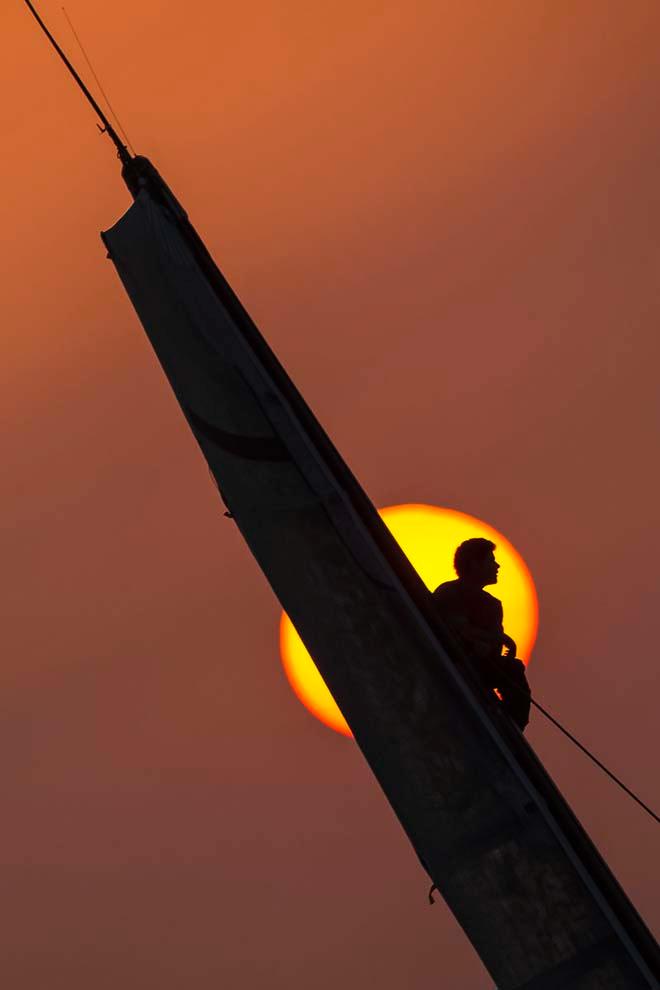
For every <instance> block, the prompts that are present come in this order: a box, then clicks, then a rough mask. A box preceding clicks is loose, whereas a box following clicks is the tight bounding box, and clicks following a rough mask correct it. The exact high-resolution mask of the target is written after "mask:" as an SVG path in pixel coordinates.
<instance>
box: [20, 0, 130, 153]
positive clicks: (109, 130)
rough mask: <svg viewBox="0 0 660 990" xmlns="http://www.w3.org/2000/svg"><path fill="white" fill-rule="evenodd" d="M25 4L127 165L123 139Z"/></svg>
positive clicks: (48, 33) (38, 17) (30, 4)
mask: <svg viewBox="0 0 660 990" xmlns="http://www.w3.org/2000/svg"><path fill="white" fill-rule="evenodd" d="M25 5H26V7H27V8H28V10H29V11H30V13H31V14H32V16H33V17H34V19H35V20H36V22H37V24H38V25H39V27H40V28H41V30H42V31H43V33H44V34H45V35H46V37H47V38H48V41H49V42H50V44H51V45H52V46H53V48H54V49H55V51H56V52H57V54H58V55H59V57H60V58H61V59H62V61H63V62H64V64H65V66H66V67H67V69H68V71H69V72H70V74H71V75H72V76H73V78H74V80H75V82H76V84H77V85H78V87H79V89H81V90H82V93H83V95H84V96H85V98H86V99H87V101H88V102H89V103H90V104H91V106H92V109H93V110H94V113H95V114H96V115H97V117H98V118H99V120H100V121H101V122H102V124H103V127H101V128H99V129H100V130H101V133H106V134H107V135H108V137H109V138H110V140H111V141H112V143H113V144H114V146H115V147H116V149H117V155H118V157H119V158H120V159H121V162H122V164H123V165H128V164H129V163H130V161H131V159H132V156H131V154H130V152H129V150H128V148H127V147H126V145H125V144H124V143H123V141H122V140H121V138H120V137H119V135H118V134H117V132H116V131H115V129H114V127H113V126H112V124H111V123H110V121H109V120H108V118H107V116H106V115H105V113H104V112H103V110H102V109H101V107H100V106H99V105H98V103H97V102H96V100H95V99H94V97H93V96H92V94H91V93H90V91H89V89H88V88H87V86H86V85H85V83H84V82H83V81H82V79H81V78H80V76H79V75H78V73H77V72H76V70H75V69H74V67H73V65H72V64H71V62H70V61H69V59H68V58H67V57H66V55H65V54H64V52H63V51H62V49H61V48H60V46H59V45H58V43H57V41H56V40H55V38H54V37H53V35H52V34H51V33H50V31H49V30H48V28H47V27H46V25H45V24H44V22H43V20H42V19H41V17H40V16H39V14H38V13H37V10H36V9H35V7H34V4H32V3H31V0H25Z"/></svg>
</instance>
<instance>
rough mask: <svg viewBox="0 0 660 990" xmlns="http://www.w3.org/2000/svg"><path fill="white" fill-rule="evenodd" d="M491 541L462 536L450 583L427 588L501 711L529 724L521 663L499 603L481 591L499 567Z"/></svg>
mask: <svg viewBox="0 0 660 990" xmlns="http://www.w3.org/2000/svg"><path fill="white" fill-rule="evenodd" d="M494 550H495V544H494V543H491V541H490V540H484V539H481V538H476V539H473V540H466V541H465V542H464V543H461V545H460V546H459V547H458V549H457V550H456V553H455V554H454V569H455V570H456V573H457V575H458V577H457V579H456V580H455V581H446V582H445V583H444V584H441V585H440V587H439V588H436V589H435V591H434V592H433V601H434V603H435V605H436V607H437V610H438V612H439V614H440V616H441V617H442V619H443V621H444V622H445V623H446V625H447V626H448V627H449V629H450V630H451V631H452V632H453V633H454V634H455V635H456V637H457V638H458V640H459V641H460V642H461V644H462V646H463V647H464V649H465V652H466V654H467V656H468V658H469V659H470V660H471V661H472V662H473V664H474V669H475V670H476V672H477V674H478V675H479V677H480V679H481V681H482V682H483V684H484V686H485V687H486V688H490V689H494V688H497V690H498V692H499V694H500V697H501V700H502V704H503V705H504V710H505V711H506V712H507V713H508V714H509V715H510V716H511V718H512V719H513V720H514V722H515V723H516V724H517V725H518V727H519V728H520V729H524V728H525V726H526V725H527V723H528V722H529V708H530V699H531V694H530V690H529V684H528V683H527V678H526V676H525V665H524V663H523V662H522V660H518V659H517V658H516V644H515V643H514V641H513V640H512V639H511V637H510V636H507V634H506V633H505V632H504V629H503V626H502V617H503V611H502V602H501V601H500V600H499V598H495V597H494V596H493V595H489V594H488V592H487V591H484V590H483V589H484V585H487V584H495V583H496V582H497V572H498V571H499V569H500V565H499V564H498V563H497V561H496V560H495V555H494Z"/></svg>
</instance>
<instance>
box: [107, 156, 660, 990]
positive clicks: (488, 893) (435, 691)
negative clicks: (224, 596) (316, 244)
mask: <svg viewBox="0 0 660 990" xmlns="http://www.w3.org/2000/svg"><path fill="white" fill-rule="evenodd" d="M126 178H127V182H128V184H129V188H130V189H131V191H132V192H133V193H134V196H135V202H134V204H133V205H132V206H131V207H130V209H129V210H128V212H127V213H126V214H125V216H124V217H122V218H121V219H120V220H119V222H118V223H117V224H116V225H115V226H114V227H113V228H112V229H111V230H109V231H107V232H106V233H104V234H103V235H102V236H103V240H104V243H105V244H106V246H107V249H108V253H109V257H110V258H111V259H112V262H113V264H114V265H115V267H116V269H117V272H118V273H119V276H120V278H121V280H122V282H123V284H124V286H125V288H126V291H127V292H128V295H129V297H130V299H131V301H132V303H133V305H134V307H135V309H136V311H137V313H138V315H139V317H140V320H141V322H142V324H143V326H144V328H145V330H146V332H147V334H148V336H149V339H150V340H151V343H152V345H153V347H154V350H155V351H156V354H157V355H158V358H159V360H160V363H161V365H162V367H163V370H164V372H165V374H166V376H167V378H168V379H169V382H170V384H171V386H172V389H173V390H174V393H175V395H176V397H177V399H178V401H179V404H180V406H181V409H182V410H183V413H184V415H185V417H186V419H187V421H188V423H189V425H190V428H191V430H192V432H193V434H194V435H195V438H196V440H197V442H198V444H199V446H200V448H201V450H202V453H203V455H204V457H205V458H206V460H207V462H208V465H209V467H210V469H211V471H212V473H213V475H214V476H215V478H216V480H217V483H218V486H219V489H220V492H221V495H222V498H223V499H224V501H225V503H226V505H227V506H228V508H229V509H230V511H231V514H232V515H233V517H234V519H235V521H236V524H237V525H238V527H239V529H240V531H241V533H242V534H243V536H244V538H245V540H246V542H247V544H248V546H249V548H250V550H251V551H252V553H253V554H254V556H255V558H256V559H257V561H258V563H259V565H260V566H261V568H262V570H263V572H264V574H265V575H266V577H267V579H268V581H269V582H270V584H271V586H272V588H273V590H274V592H275V594H276V595H277V597H278V599H279V600H280V602H281V604H282V606H283V608H284V609H285V610H286V612H287V613H288V614H289V616H290V617H291V619H292V621H293V623H294V625H295V627H296V629H297V630H298V632H299V633H300V635H301V637H302V639H303V641H304V642H305V644H306V646H307V648H308V650H309V651H310V653H311V655H312V656H313V657H314V660H315V662H316V664H317V666H318V668H319V670H320V672H321V674H322V676H323V678H324V680H325V682H326V683H327V685H328V687H329V688H330V690H331V692H332V694H333V696H334V697H335V699H336V701H337V703H338V705H339V707H340V708H341V711H342V712H343V714H344V716H345V718H346V720H347V722H348V724H349V725H350V727H351V729H352V731H353V733H354V735H355V739H356V742H357V743H358V745H359V747H360V749H361V750H362V753H363V754H364V756H365V758H366V759H367V761H368V763H369V765H370V766H371V768H372V770H373V772H374V774H375V775H376V777H377V779H378V781H379V783H380V785H381V787H382V789H383V791H384V793H385V795H386V796H387V798H388V800H389V801H390V803H391V805H392V807H393V809H394V811H395V813H396V815H397V817H398V819H399V821H400V822H401V824H402V826H403V828H404V829H405V831H406V833H407V835H408V837H409V839H410V841H411V842H412V844H413V846H414V848H415V850H416V852H417V855H418V856H419V858H420V860H421V862H422V864H423V865H424V867H425V869H426V870H427V871H428V873H429V875H430V876H431V878H432V879H433V882H434V883H435V884H436V885H437V887H438V889H439V890H440V892H441V893H442V895H443V897H444V898H445V900H446V902H447V903H448V905H449V907H450V908H451V910H452V911H453V913H454V915H455V917H456V918H457V920H458V922H459V923H460V924H461V926H462V927H463V929H464V930H465V932H466V934H467V936H468V938H469V939H470V940H471V941H472V943H473V945H474V947H475V948H476V950H477V952H478V953H479V955H480V957H481V959H482V961H483V963H484V964H485V966H486V967H487V969H488V970H489V972H490V974H491V975H492V977H493V979H494V980H495V982H496V983H497V986H498V988H500V990H514V988H517V990H522V988H523V987H524V988H527V990H541V988H548V990H550V988H554V987H557V988H560V987H561V988H562V990H566V988H569V987H575V988H578V987H579V988H580V990H587V988H588V990H592V988H593V990H595V988H601V987H603V988H604V987H607V988H609V990H614V988H624V987H626V988H630V987H645V988H646V987H649V986H657V985H658V984H657V973H658V960H657V955H655V952H656V950H655V948H654V942H653V939H652V937H651V936H650V935H649V933H648V931H647V930H646V928H645V927H644V924H643V922H642V921H641V919H640V918H639V917H638V915H637V914H636V912H635V911H634V909H633V908H632V906H631V905H630V903H629V902H628V900H627V899H626V897H625V895H624V894H623V892H622V891H621V890H620V888H619V887H618V885H617V884H616V881H615V880H614V878H613V877H612V875H611V874H610V873H609V871H608V869H607V867H606V865H605V864H604V863H603V861H602V860H601V859H600V857H599V856H598V853H597V852H596V851H595V849H594V847H593V846H592V845H591V843H590V842H589V840H588V838H587V837H586V836H585V834H584V832H583V831H582V830H581V828H580V826H579V825H578V823H577V822H576V820H575V818H574V817H573V816H572V814H571V812H570V810H569V809H568V807H567V805H566V804H565V802H563V799H562V798H561V796H560V795H559V793H558V792H557V790H556V789H555V788H554V786H553V784H552V782H551V781H550V779H549V778H548V776H547V774H545V771H544V770H543V768H542V766H541V765H540V764H539V762H538V761H537V760H536V758H535V757H534V755H533V753H532V751H531V750H530V748H529V747H528V746H527V744H526V743H525V742H524V740H522V738H521V737H520V736H519V734H518V733H517V731H516V730H515V729H513V728H512V727H511V726H509V725H508V723H507V722H506V719H505V717H504V716H503V715H502V714H501V713H500V712H499V711H497V710H496V708H495V707H493V708H492V710H491V709H489V708H488V705H487V704H484V703H483V701H482V700H481V699H480V698H479V697H478V696H477V694H476V693H475V691H474V689H473V686H471V685H470V683H468V681H469V673H468V672H466V671H461V669H459V668H460V662H459V661H460V658H457V657H453V656H451V657H450V655H449V653H448V651H447V648H446V645H443V631H442V629H440V628H438V627H437V625H436V624H435V621H434V618H433V614H432V612H431V610H430V608H429V596H428V592H427V591H426V589H425V587H424V586H423V584H422V582H421V580H420V579H419V578H418V576H417V575H416V574H415V572H414V570H413V569H412V567H411V565H410V564H409V563H408V561H407V560H406V558H405V557H404V556H403V554H402V553H401V551H400V550H399V548H398V546H397V545H396V543H395V541H394V540H393V538H392V537H391V536H390V534H389V532H388V531H387V529H386V527H385V526H384V524H383V523H382V522H381V520H380V518H379V516H378V514H377V512H376V510H375V509H374V507H373V506H372V504H371V503H370V501H369V500H368V498H367V496H366V495H365V493H364V492H363V491H362V489H361V488H360V486H359V485H358V483H357V482H356V480H355V478H354V477H353V475H352V474H351V473H350V471H349V470H348V468H347V467H346V465H345V463H344V462H343V461H342V459H341V457H340V456H339V454H338V453H337V451H336V450H335V448H334V447H333V445H332V444H331V442H330V440H329V439H328V437H327V436H326V434H325V433H324V432H323V430H322V429H321V427H320V426H319V424H318V422H317V421H316V419H315V418H314V416H313V415H312V413H311V412H310V410H309V408H308V407H307V406H306V404H305V403H304V401H303V400H302V398H301V397H300V395H299V394H298V392H297V391H296V389H295V387H294V386H293V384H292V383H291V381H290V379H289V378H288V377H287V375H286V373H285V372H284V371H283V369H282V367H281V366H280V364H279V363H278V361H277V359H276V358H275V356H274V355H273V353H272V351H271V350H270V348H269V347H268V346H267V344H266V343H265V341H264V339H263V337H261V335H260V334H259V332H258V331H257V329H256V327H255V326H254V324H253V323H252V321H251V320H250V318H249V316H248V315H247V313H246V312H245V310H244V309H243V307H242V306H241V304H240V303H239V301H238V300H237V298H236V296H235V295H234V293H233V292H232V290H231V288H230V287H229V285H228V284H227V282H226V281H225V279H224V278H223V276H222V274H221V273H220V272H219V271H218V269H217V268H216V267H215V265H214V263H213V261H212V259H211V258H210V256H209V254H208V252H207V251H206V248H205V247H204V245H203V243H202V242H201V240H200V239H199V237H198V235H197V234H196V232H195V231H194V229H193V228H192V226H191V225H190V223H189V222H188V219H187V217H186V214H185V212H184V211H183V209H182V208H181V206H180V205H179V204H178V202H177V201H176V200H175V199H174V197H173V196H172V194H171V192H170V191H169V189H168V188H167V186H166V185H165V183H164V182H163V181H162V179H161V178H160V177H159V176H158V174H157V172H156V171H155V169H153V166H151V165H150V163H149V162H148V161H147V160H146V159H137V160H136V161H135V167H134V169H133V171H132V172H130V171H129V174H128V175H127V176H126Z"/></svg>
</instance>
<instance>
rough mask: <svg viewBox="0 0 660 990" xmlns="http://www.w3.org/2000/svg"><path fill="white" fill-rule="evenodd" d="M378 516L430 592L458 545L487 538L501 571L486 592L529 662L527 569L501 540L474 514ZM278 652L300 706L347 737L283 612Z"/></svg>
mask: <svg viewBox="0 0 660 990" xmlns="http://www.w3.org/2000/svg"><path fill="white" fill-rule="evenodd" d="M379 513H380V516H381V518H382V519H383V522H384V523H385V525H386V526H387V528H388V529H389V531H390V533H391V534H392V536H393V537H394V539H395V540H396V541H397V543H398V544H399V546H400V547H401V549H402V550H403V552H404V553H405V555H406V556H407V557H408V560H409V561H410V562H411V564H412V565H413V567H414V568H415V570H416V571H417V573H418V574H419V576H420V577H421V579H422V580H423V581H424V583H425V585H426V587H427V588H428V589H429V590H430V591H433V589H434V588H437V586H438V585H439V584H442V583H443V581H452V580H453V579H454V578H455V577H456V574H455V572H454V566H453V558H454V550H455V549H456V547H457V546H458V545H459V543H462V542H463V541H464V540H469V539H471V538H472V537H474V536H482V537H485V538H486V539H487V540H492V542H493V543H495V544H496V549H495V558H496V560H497V561H498V563H499V564H500V571H499V575H498V581H497V584H496V585H494V586H490V587H489V588H488V589H487V590H488V591H489V592H490V593H491V594H494V595H496V597H497V598H499V599H500V601H501V602H502V605H503V606H504V628H505V631H506V632H507V633H508V634H509V635H510V636H512V637H513V639H514V640H515V641H516V643H517V645H518V656H519V657H520V659H521V660H524V661H525V663H529V660H530V657H531V653H532V649H533V647H534V642H535V640H536V632H537V627H538V601H537V597H536V589H535V588H534V581H533V580H532V575H531V574H530V572H529V570H528V568H527V565H526V564H525V562H524V560H523V559H522V557H521V556H520V554H519V553H518V551H517V550H516V549H515V547H513V546H512V544H511V543H510V542H509V541H508V540H507V539H506V537H504V536H502V534H501V533H498V532H497V530H496V529H493V527H492V526H489V525H488V524H487V523H485V522H482V521H481V520H480V519H476V518H475V517H474V516H468V515H466V514H465V513H464V512H457V511H456V510H455V509H441V508H438V507H437V506H434V505H392V506H389V507H388V508H386V509H380V510H379ZM280 654H281V657H282V664H283V666H284V670H285V672H286V675H287V677H288V679H289V683H290V684H291V687H292V688H293V690H294V691H295V693H296V694H297V696H298V698H299V699H300V700H301V701H302V703H303V704H304V705H305V707H306V708H308V709H309V711H310V712H311V713H312V714H313V715H315V716H316V717H317V718H318V719H320V721H321V722H324V723H325V725H328V726H329V727H330V728H331V729H335V730H336V731H337V732H341V733H342V734H343V735H345V736H351V735H352V733H351V730H350V729H349V727H348V725H347V724H346V721H345V719H344V717H343V715H342V714H341V712H340V711H339V708H338V707H337V705H336V703H335V701H334V699H333V697H332V695H331V694H330V692H329V691H328V689H327V687H326V686H325V682H324V680H323V678H322V677H321V675H320V674H319V672H318V670H317V669H316V667H315V665H314V662H313V660H312V658H311V657H310V655H309V653H308V652H307V650H306V648H305V646H304V645H303V642H302V640H301V639H300V636H299V635H298V633H297V632H296V630H295V628H294V626H293V624H292V622H291V620H290V619H289V617H288V615H286V613H285V612H283V613H282V619H281V622H280Z"/></svg>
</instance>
